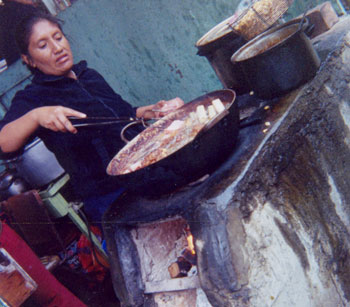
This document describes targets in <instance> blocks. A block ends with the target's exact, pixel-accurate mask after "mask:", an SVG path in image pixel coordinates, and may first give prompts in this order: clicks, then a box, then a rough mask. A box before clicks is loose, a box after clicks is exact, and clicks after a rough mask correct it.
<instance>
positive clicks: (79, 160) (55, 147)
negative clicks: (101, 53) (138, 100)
mask: <svg viewBox="0 0 350 307" xmlns="http://www.w3.org/2000/svg"><path fill="white" fill-rule="evenodd" d="M73 71H74V72H75V73H76V75H77V77H78V80H74V79H71V78H67V77H62V76H52V75H45V74H43V73H41V72H37V73H36V74H35V75H34V78H33V80H32V83H31V84H30V85H28V86H27V87H26V88H25V89H24V90H21V91H19V92H18V93H17V94H16V95H15V97H14V99H13V101H12V104H11V107H10V110H9V111H8V112H7V114H6V115H5V117H4V119H3V120H2V121H1V122H0V128H2V127H3V126H4V125H5V124H6V123H8V122H11V121H13V120H15V119H17V118H18V117H20V116H22V115H24V114H25V113H27V112H28V111H30V110H32V109H34V108H37V107H41V106H55V105H62V106H65V107H69V108H72V109H75V110H78V111H81V112H83V113H86V114H87V116H117V117H124V116H129V117H130V116H131V117H135V116H136V114H135V108H133V107H132V106H131V105H130V104H128V103H127V102H125V101H124V100H123V99H122V98H121V96H120V95H118V94H116V93H115V92H114V91H113V89H112V88H111V87H110V86H109V85H108V83H107V82H106V81H105V80H104V78H103V77H102V76H101V75H100V74H99V73H98V72H96V71H95V70H93V69H90V68H88V67H87V64H86V62H85V61H82V62H80V63H78V64H77V65H74V66H73ZM121 128H122V126H121V125H120V124H114V125H112V126H100V127H97V128H96V127H89V128H78V133H77V134H71V133H62V132H54V131H51V130H48V129H45V128H42V127H41V128H39V129H38V130H37V133H36V136H38V137H39V138H41V139H42V140H43V142H44V143H45V145H46V146H47V148H48V149H49V150H51V151H52V152H53V153H54V154H55V155H56V158H57V160H58V161H59V163H60V164H61V165H62V167H63V168H64V169H65V170H66V171H67V173H69V174H70V177H71V184H72V186H73V187H74V190H75V193H76V195H77V197H78V198H79V199H86V198H87V197H89V196H96V195H102V194H105V193H107V192H111V191H113V190H115V189H116V188H118V185H117V184H116V183H115V182H114V177H111V176H108V175H107V174H106V167H107V165H108V163H109V161H110V160H111V159H112V158H113V157H114V155H115V154H116V153H117V152H118V151H119V150H120V149H121V148H122V147H123V146H124V145H125V144H124V142H123V141H122V140H121V139H120V131H121ZM138 132H140V129H136V128H135V129H134V130H133V131H132V130H131V131H130V132H129V133H130V134H131V135H129V136H128V137H129V138H130V137H132V136H135V135H136V134H137V133H138Z"/></svg>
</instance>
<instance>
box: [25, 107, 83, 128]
mask: <svg viewBox="0 0 350 307" xmlns="http://www.w3.org/2000/svg"><path fill="white" fill-rule="evenodd" d="M30 112H31V113H32V117H33V119H34V121H36V122H37V124H38V125H39V126H42V127H44V128H47V129H50V130H52V131H60V132H71V133H74V134H75V133H77V129H76V128H75V127H73V125H72V123H71V122H70V120H69V119H68V117H69V116H74V117H77V118H84V117H86V114H84V113H81V112H78V111H76V110H73V109H70V108H66V107H62V106H52V107H40V108H36V109H34V110H32V111H30Z"/></svg>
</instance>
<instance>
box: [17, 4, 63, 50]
mask: <svg viewBox="0 0 350 307" xmlns="http://www.w3.org/2000/svg"><path fill="white" fill-rule="evenodd" d="M41 20H47V21H49V22H51V23H53V24H54V25H56V26H57V27H58V28H59V29H60V30H61V31H62V26H61V24H62V23H63V22H62V21H61V20H59V19H58V18H56V17H54V16H52V15H49V14H46V13H44V12H42V11H39V10H38V12H35V13H33V14H30V15H27V16H25V17H24V18H23V19H21V21H20V22H19V23H18V24H17V27H16V32H15V39H16V43H17V47H18V49H19V51H20V53H21V54H25V55H28V46H29V38H30V36H31V35H32V33H33V27H34V25H35V24H36V23H37V22H39V21H41ZM62 32H63V31H62Z"/></svg>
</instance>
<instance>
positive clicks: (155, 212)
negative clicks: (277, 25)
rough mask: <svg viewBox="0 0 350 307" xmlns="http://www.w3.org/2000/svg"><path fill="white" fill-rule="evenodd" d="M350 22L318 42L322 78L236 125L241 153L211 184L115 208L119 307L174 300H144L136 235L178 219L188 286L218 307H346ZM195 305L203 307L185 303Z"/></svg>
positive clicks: (111, 247) (109, 229) (129, 200)
mask: <svg viewBox="0 0 350 307" xmlns="http://www.w3.org/2000/svg"><path fill="white" fill-rule="evenodd" d="M349 27H350V19H349V17H346V18H344V19H343V20H342V21H341V22H339V23H338V24H337V25H336V26H334V28H333V29H332V31H329V32H328V33H324V34H323V35H322V36H318V37H316V38H315V39H314V41H313V43H314V46H316V48H317V50H318V52H319V55H320V57H321V59H322V66H321V68H320V70H319V72H318V74H317V76H316V77H315V78H314V79H313V80H312V81H310V82H309V83H308V84H306V85H304V86H302V87H301V88H299V89H297V90H295V91H293V92H292V93H290V94H288V95H286V96H285V97H283V98H281V99H279V100H278V101H277V102H276V103H274V102H272V103H267V104H265V105H263V107H262V108H261V107H259V108H256V110H259V112H260V113H262V114H260V116H261V118H262V120H261V121H260V122H257V123H256V124H255V125H251V126H248V127H245V128H243V129H241V130H240V133H239V139H238V143H237V146H236V150H235V151H234V152H233V154H232V155H231V157H229V159H228V160H227V161H226V162H225V163H224V164H223V165H221V167H220V168H219V169H217V170H216V171H215V172H214V173H213V174H211V175H210V176H209V178H207V179H206V180H205V181H204V182H202V183H201V184H199V185H197V186H194V187H190V188H187V189H183V190H181V191H177V192H176V193H173V194H171V195H164V196H162V197H159V198H157V199H151V198H147V197H140V196H139V195H130V194H127V193H126V194H124V195H123V196H122V197H121V198H120V199H119V200H118V202H117V203H116V204H114V205H113V206H111V207H110V208H109V211H108V212H107V214H106V216H105V221H104V230H105V235H106V241H107V245H108V252H109V256H110V263H111V273H112V276H113V283H114V287H115V291H116V293H117V294H118V297H119V299H120V301H121V302H122V305H123V306H152V305H153V306H156V305H158V306H159V305H160V302H161V303H164V304H166V303H167V301H166V298H167V297H171V296H169V295H168V294H169V293H171V292H167V291H164V292H161V293H158V294H157V295H160V296H161V297H162V299H160V300H157V301H156V299H155V296H156V295H155V294H147V293H146V291H147V290H146V289H147V287H146V285H147V282H148V281H147V280H146V281H145V280H144V279H143V276H142V274H143V273H142V271H145V270H146V269H145V268H142V269H141V265H143V264H142V262H143V259H142V258H143V257H144V256H143V255H140V254H139V251H138V247H137V240H136V242H135V238H142V235H141V233H142V229H141V228H142V227H143V226H145V225H147V227H151V228H152V227H158V226H159V224H162V223H166V222H167V221H171V220H173V221H176V219H177V218H178V217H181V219H183V220H184V221H185V222H186V223H185V224H188V226H189V228H190V231H191V233H192V235H193V237H194V246H195V252H196V256H197V264H196V266H197V273H198V280H199V284H200V288H199V289H200V290H198V291H197V290H194V289H192V290H186V291H192V292H196V294H198V293H201V291H202V290H203V293H205V297H206V298H207V299H208V301H209V302H210V304H211V305H212V306H240V307H243V306H244V307H258V306H271V305H273V306H278V307H284V306H303V307H304V306H305V307H309V306H312V307H316V306H317V307H318V306H348V305H349V303H350V294H349V293H350V282H349V270H350V252H349V251H350V241H349V238H350V236H349V233H350V222H349V221H350V209H349V203H350V193H349V182H350V173H349V171H348V170H349V169H350V146H349V144H350V130H349V129H350V128H349V127H350V104H349V101H350V87H349V80H350V74H349V71H350V67H349V66H350V60H349V59H350V48H349V46H350V34H349V30H348V29H349ZM259 112H258V113H259ZM264 112H265V113H264ZM253 115H254V113H253V114H252V115H251V116H253ZM177 222H179V221H177ZM179 223H180V222H179ZM155 225H156V226H155ZM171 228H172V227H171ZM175 228H176V227H175ZM156 233H157V231H156ZM163 235H164V234H163ZM175 238H177V237H176V236H175ZM157 242H158V241H157ZM175 242H177V240H175ZM162 244H163V243H162ZM159 245H161V244H160V243H159ZM180 250H182V247H181V248H180ZM172 254H173V255H174V257H173V260H174V258H175V257H178V254H176V253H172ZM176 259H177V258H176ZM173 260H172V261H173ZM148 262H149V263H151V262H152V261H148ZM170 262H171V261H170ZM170 262H167V263H166V264H165V265H164V268H163V269H162V270H163V271H164V272H166V273H168V272H167V271H168V267H169V266H168V264H169V263H170ZM179 280H181V278H179ZM167 283H168V282H166V284H167ZM169 283H170V282H169ZM163 290H164V289H163ZM177 292H179V291H177ZM197 292H198V293H197ZM199 296H200V295H197V297H196V300H197V299H198V297H199ZM189 300H190V299H189ZM170 303H171V302H169V304H168V306H179V305H181V304H183V306H186V304H185V303H184V302H181V304H180V303H179V302H178V301H177V302H175V303H174V304H173V305H171V304H170ZM196 305H197V306H201V307H202V306H205V305H202V304H201V303H198V301H197V302H196V303H194V301H191V300H190V303H187V306H196Z"/></svg>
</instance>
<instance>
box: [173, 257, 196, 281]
mask: <svg viewBox="0 0 350 307" xmlns="http://www.w3.org/2000/svg"><path fill="white" fill-rule="evenodd" d="M191 267H192V264H191V263H190V262H188V261H187V260H186V259H185V258H184V257H178V258H177V260H176V262H174V263H172V264H171V265H170V266H169V267H168V271H169V273H170V276H171V278H179V277H185V276H187V273H188V272H189V270H190V269H191Z"/></svg>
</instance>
